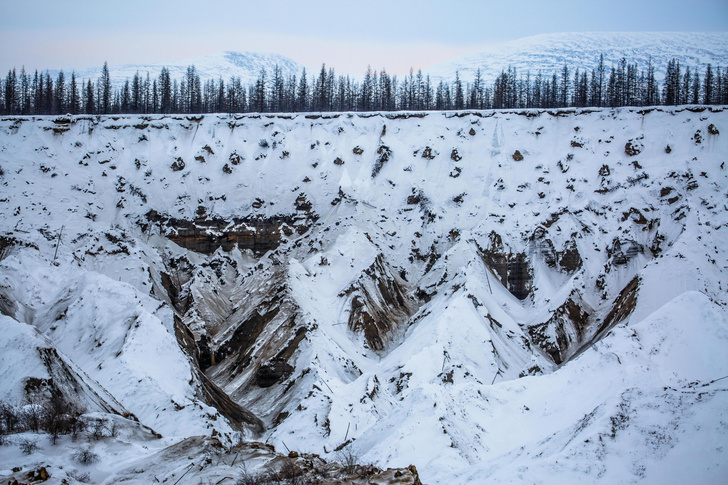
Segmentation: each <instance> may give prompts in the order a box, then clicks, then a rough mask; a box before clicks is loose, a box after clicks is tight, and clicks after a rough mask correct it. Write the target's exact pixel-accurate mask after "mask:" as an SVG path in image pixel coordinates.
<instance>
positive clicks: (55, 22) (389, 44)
mask: <svg viewBox="0 0 728 485" xmlns="http://www.w3.org/2000/svg"><path fill="white" fill-rule="evenodd" d="M0 6H1V10H0V11H2V16H0V70H1V71H0V72H7V70H8V69H10V68H12V67H16V68H18V69H20V67H21V66H25V68H26V70H29V71H32V70H34V69H65V70H70V69H80V68H85V67H90V66H98V65H101V64H103V63H104V61H108V62H109V65H112V66H113V65H118V64H142V63H164V62H170V61H176V60H183V59H187V58H191V57H197V56H204V55H208V54H213V53H217V52H221V51H225V50H231V51H257V52H270V53H276V54H282V55H284V56H288V57H290V58H292V59H294V60H296V61H298V62H300V63H302V64H304V65H306V66H310V67H319V66H320V65H321V64H322V63H326V65H327V66H329V67H333V68H334V69H336V71H337V72H340V73H347V74H354V75H358V74H361V73H363V72H364V71H365V70H366V68H367V66H368V65H370V66H372V68H373V69H376V70H379V69H382V68H386V69H387V71H388V72H390V73H391V74H403V73H406V72H408V71H409V68H410V67H413V68H414V69H418V68H426V67H428V66H430V65H433V64H436V63H438V62H442V61H445V60H447V59H450V58H453V57H456V56H458V55H461V54H465V53H469V52H475V51H477V50H478V49H479V48H482V47H483V46H485V45H487V44H489V43H493V42H500V41H507V40H513V39H517V38H521V37H526V36H529V35H537V34H546V33H553V32H577V31H583V32H586V31H622V32H625V31H659V32H669V31H683V32H686V31H687V32H692V31H694V32H710V31H723V32H725V31H728V0H690V1H688V0H609V1H604V0H499V1H491V0H480V1H477V0H448V1H445V0H442V1H441V0H419V1H412V0H359V1H349V0H267V1H261V0H254V1H247V0H245V1H233V0H206V1H201V0H194V1H193V0H176V1H160V0H93V1H90V0H0Z"/></svg>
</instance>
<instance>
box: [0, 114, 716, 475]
mask: <svg viewBox="0 0 728 485" xmlns="http://www.w3.org/2000/svg"><path fill="white" fill-rule="evenodd" d="M726 130H728V111H725V110H723V108H713V109H704V108H700V107H682V108H675V109H671V108H655V109H640V110H638V109H629V108H624V109H617V110H610V109H604V110H594V109H590V110H554V111H518V112H514V111H497V112H493V111H488V112H465V113H454V112H447V113H428V114H418V113H397V114H374V115H372V114H347V113H344V114H336V115H328V114H326V115H304V114H300V115H277V116H265V115H264V116H254V115H250V116H238V117H234V116H226V115H207V116H205V117H182V116H178V117H177V116H168V117H163V116H148V117H141V116H133V117H131V116H121V117H100V118H99V117H76V118H47V117H46V118H44V117H40V118H7V119H3V120H0V184H2V185H1V187H2V190H1V191H0V221H2V222H1V225H0V237H2V239H0V311H2V314H3V315H5V316H3V317H2V321H0V324H1V325H2V326H3V329H4V330H5V329H7V330H5V331H3V332H2V334H0V347H2V353H0V359H2V361H3V366H2V368H1V369H0V391H1V393H0V400H2V401H6V402H10V403H13V404H17V405H22V404H24V403H25V401H26V400H27V396H26V394H27V390H26V387H27V386H26V383H27V382H28V378H29V377H35V378H40V379H49V378H53V379H54V382H55V381H56V380H58V379H59V377H57V376H59V375H61V373H59V372H58V368H59V365H60V366H61V367H62V368H63V369H68V372H65V373H63V375H66V376H67V375H71V376H74V377H73V378H68V379H66V380H65V381H64V382H65V385H63V386H61V385H60V384H59V386H58V387H59V388H61V389H62V390H63V392H65V393H67V394H68V395H69V396H70V397H73V398H74V399H76V400H77V401H78V402H79V403H81V404H83V406H84V407H85V408H86V410H87V411H88V412H89V413H97V414H92V415H91V416H92V417H93V416H98V415H99V414H100V415H102V416H111V415H112V414H113V413H117V414H115V416H117V417H116V418H115V419H118V420H120V422H121V421H124V422H126V421H129V420H125V419H122V418H121V417H120V415H127V416H128V415H129V414H132V415H133V416H135V417H136V418H137V419H138V423H136V424H134V423H133V422H128V423H127V424H126V425H125V426H127V427H128V429H131V430H135V431H134V432H133V433H132V432H131V431H128V432H127V434H126V435H122V437H121V438H119V439H117V440H109V439H107V441H104V442H103V443H106V444H98V443H97V444H92V446H94V447H96V448H98V449H99V450H100V451H99V453H100V455H101V457H102V460H101V461H100V462H99V464H97V465H95V468H93V469H92V472H93V473H94V474H96V475H94V477H93V479H94V480H95V481H98V482H101V481H103V480H106V481H107V483H112V482H113V481H114V480H118V479H120V478H119V477H122V476H124V477H128V476H130V474H133V471H132V470H133V469H139V470H143V471H144V473H152V472H153V471H154V470H157V471H158V472H159V473H160V474H166V475H165V476H170V475H169V474H170V473H173V472H174V473H175V477H179V476H180V473H182V472H183V471H184V470H185V467H188V466H189V464H188V461H185V460H187V454H189V453H188V452H187V451H184V452H178V451H179V450H177V448H174V446H178V447H181V448H184V449H185V450H188V449H193V448H194V449H198V448H199V449H200V450H202V449H203V448H205V446H207V445H205V444H204V443H203V442H202V441H200V442H197V441H194V440H197V438H192V437H194V436H199V435H204V436H208V437H211V436H215V437H217V438H219V439H220V441H221V443H222V445H223V446H232V445H233V444H234V443H236V442H237V441H238V440H239V439H250V438H255V439H259V440H261V441H265V442H267V443H270V444H273V445H274V446H275V448H276V449H277V450H281V451H282V450H298V451H300V452H307V453H316V454H319V455H321V456H322V457H324V458H327V459H332V458H336V457H337V453H338V452H337V451H335V450H336V449H337V448H340V447H342V445H343V449H344V450H351V452H352V453H353V454H355V455H356V456H357V457H359V459H360V460H361V461H362V462H372V463H374V464H375V465H377V466H380V467H383V468H384V467H405V466H407V465H409V464H414V465H416V467H417V469H418V470H419V472H420V477H421V479H422V481H423V482H424V483H428V484H433V483H524V484H525V483H583V482H590V483H591V482H594V483H632V482H643V483H686V482H694V483H724V482H725V480H726V478H727V477H728V466H726V463H728V460H726V459H725V453H726V450H725V449H724V447H725V443H726V442H727V438H728V426H727V425H726V423H727V422H728V416H726V413H727V411H726V410H728V395H727V394H726V391H727V390H728V379H722V380H721V378H723V377H725V376H727V375H728V353H726V352H725V349H726V344H728V321H727V313H726V304H728V299H727V298H726V296H725V295H726V291H725V289H726V285H728V280H727V277H728V274H727V272H726V270H728V257H727V256H726V249H727V248H726V242H725V241H726V240H727V239H726V231H728V227H727V226H726V223H728V216H727V214H728V206H727V205H726V204H728V183H727V181H728V167H726V166H725V163H726V161H727V160H726V153H728V141H726V140H727V139H726V134H725V132H726ZM150 211H151V212H150ZM193 222H194V224H196V225H197V232H196V233H195V234H196V235H194V234H193V235H191V234H192V233H191V232H190V229H189V228H190V227H191V224H192V223H193ZM271 227H272V228H273V230H272V232H270V233H266V234H267V236H265V237H267V238H268V239H265V241H264V240H263V236H264V235H263V232H264V228H271ZM236 231H237V232H236ZM241 234H242V236H241ZM230 237H239V239H236V241H238V243H239V245H240V246H236V247H234V248H233V249H232V250H231V251H229V252H226V251H224V250H223V249H222V248H219V249H217V250H214V245H215V244H217V245H220V244H223V241H225V240H227V239H226V238H230ZM256 237H257V238H260V239H257V240H258V241H259V242H261V244H263V242H265V245H264V246H255V247H256V248H257V250H256V251H255V252H253V251H251V250H249V249H242V250H241V249H239V248H240V247H244V246H245V244H248V243H247V242H246V241H250V240H253V239H255V238H256ZM246 238H247V239H246ZM59 241H60V244H59ZM173 241H176V242H177V243H178V244H176V243H175V242H173ZM202 243H204V244H207V246H204V244H202ZM209 244H212V245H213V251H204V252H195V251H192V250H190V249H185V247H188V248H197V249H199V248H202V247H203V246H204V247H205V248H208V249H209ZM233 246H234V245H233ZM250 247H251V248H252V247H253V246H252V245H251V246H250ZM261 248H262V249H261ZM44 348H47V349H55V352H56V353H55V354H54V355H56V356H57V358H56V357H54V359H52V361H53V362H54V364H53V365H49V364H48V359H47V358H46V359H45V360H44V359H43V357H42V356H43V355H48V352H40V351H38V350H37V349H44ZM36 355H40V356H41V357H40V358H38V357H36ZM59 362H60V363H62V365H61V364H58V363H59ZM21 363H22V365H21ZM200 368H201V369H202V370H204V374H203V373H202V372H201V370H200ZM54 372H55V373H54ZM210 381H212V382H213V383H214V384H211V383H210ZM73 383H75V384H73ZM215 385H216V386H219V387H220V388H221V389H222V390H224V391H225V393H227V395H229V396H230V397H231V398H232V399H233V401H235V402H236V403H237V405H239V406H241V407H242V408H235V409H233V410H232V411H231V409H232V408H231V407H230V406H229V405H228V404H225V403H226V402H227V401H225V400H224V399H221V398H219V397H218V398H212V397H210V396H211V395H214V394H215V391H214V389H216V387H215ZM211 389H212V390H211ZM245 410H247V411H248V412H251V413H253V414H254V415H255V416H256V417H257V418H256V419H259V420H260V421H256V420H255V419H249V420H247V421H245V422H242V423H241V422H238V421H237V419H236V418H235V416H240V413H243V412H245ZM109 413H111V414H109ZM109 419H111V418H109ZM124 429H127V428H124ZM152 432H154V433H158V434H161V436H162V438H161V439H160V438H155V435H154V434H152ZM62 439H64V440H65V439H67V437H63V438H62ZM68 439H70V438H68ZM124 440H126V441H124ZM190 440H192V441H190ZM124 443H126V444H124ZM7 446H8V445H6V448H5V449H6V451H7V450H10V449H11V448H12V449H13V450H14V451H12V452H9V451H8V452H7V453H2V454H0V455H2V458H0V469H3V470H10V469H11V468H12V467H14V466H17V464H25V465H26V466H31V465H33V466H35V465H36V464H41V462H44V461H45V462H47V463H49V464H52V466H54V467H59V466H63V461H64V460H68V459H69V455H68V453H66V452H60V451H55V450H56V448H53V447H51V445H47V446H46V445H45V444H44V445H43V451H38V452H36V453H35V454H33V455H31V456H30V458H28V457H25V456H24V455H21V454H20V453H19V451H18V450H17V448H13V447H7ZM103 446H106V447H109V450H108V452H107V451H104V450H101V447H103ZM144 446H146V447H147V448H146V450H151V451H153V452H159V453H161V455H159V456H163V457H164V458H160V459H159V460H151V461H149V462H144V463H142V462H141V461H139V460H142V459H143V457H144V456H145V453H146V454H148V453H149V451H144V450H145V449H144V448H143V447H144ZM169 446H172V448H167V447H169ZM112 448H113V449H112ZM175 450H177V451H175ZM64 453H65V454H64ZM190 453H192V452H190ZM200 453H202V452H201V451H200ZM206 453H207V452H206ZM183 455H184V456H183ZM68 466H71V465H68ZM73 466H74V467H77V468H79V465H78V464H77V463H75V462H74V463H73ZM155 466H159V467H161V468H158V469H157V468H155ZM135 467H136V468H135ZM139 473H140V474H141V473H142V472H139ZM211 473H212V472H211ZM215 473H217V472H215ZM220 473H223V472H222V471H220ZM59 476H60V475H59ZM151 476H153V475H143V476H140V477H138V480H140V481H139V483H142V482H143V481H144V480H147V479H151V478H150V477H151ZM218 476H219V478H223V475H214V477H218ZM115 477H116V478H115ZM188 478H189V477H188ZM202 478H203V477H202V476H201V475H195V480H197V481H199V480H200V479H202ZM212 478H213V475H208V476H207V478H206V479H209V480H211V479H212ZM176 479H177V478H175V480H176ZM195 483H197V482H195Z"/></svg>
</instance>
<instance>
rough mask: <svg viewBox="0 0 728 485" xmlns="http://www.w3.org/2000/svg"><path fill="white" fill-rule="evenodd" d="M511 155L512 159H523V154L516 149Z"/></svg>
mask: <svg viewBox="0 0 728 485" xmlns="http://www.w3.org/2000/svg"><path fill="white" fill-rule="evenodd" d="M511 156H512V157H513V160H515V161H516V162H520V161H521V160H523V155H521V152H519V151H518V150H516V151H515V152H513V155H511Z"/></svg>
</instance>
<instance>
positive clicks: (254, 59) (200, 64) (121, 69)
mask: <svg viewBox="0 0 728 485" xmlns="http://www.w3.org/2000/svg"><path fill="white" fill-rule="evenodd" d="M191 65H194V66H195V69H196V71H197V74H198V75H199V76H200V79H201V80H202V81H203V82H204V81H206V80H208V79H214V80H215V81H218V80H219V79H220V78H222V79H223V81H225V82H228V81H229V80H230V78H231V77H233V76H235V77H237V78H240V81H241V82H242V84H243V86H247V85H249V84H253V83H254V82H255V80H256V79H258V76H259V75H260V71H261V70H262V69H265V70H266V73H267V75H268V76H271V75H272V74H273V70H274V68H275V66H278V67H279V68H280V70H281V74H282V75H283V76H285V77H288V76H291V75H294V74H295V75H296V76H300V75H301V70H302V69H303V65H301V64H299V63H297V62H296V61H293V60H292V59H289V58H288V57H284V56H281V55H278V54H267V53H261V52H234V51H225V52H220V53H217V54H212V55H208V56H201V57H193V58H189V59H183V60H180V61H172V62H166V63H159V64H124V65H113V66H109V74H110V76H111V82H112V84H113V85H114V86H115V87H121V86H122V85H123V84H124V82H125V81H126V80H127V79H129V80H131V79H132V78H133V77H134V75H135V74H136V73H137V72H139V74H140V75H141V76H142V78H145V77H146V75H147V73H148V74H149V77H150V79H152V80H154V79H157V78H159V73H160V72H161V71H162V68H163V67H167V69H168V70H169V74H170V77H171V78H172V79H182V78H184V77H185V75H186V73H187V68H188V67H189V66H191ZM51 74H53V75H54V76H55V75H57V74H58V72H57V71H52V72H51ZM66 74H69V72H68V71H66ZM100 76H101V66H98V67H89V68H82V69H77V70H76V77H77V78H78V79H83V80H89V79H90V80H91V81H93V82H96V80H97V79H99V77H100Z"/></svg>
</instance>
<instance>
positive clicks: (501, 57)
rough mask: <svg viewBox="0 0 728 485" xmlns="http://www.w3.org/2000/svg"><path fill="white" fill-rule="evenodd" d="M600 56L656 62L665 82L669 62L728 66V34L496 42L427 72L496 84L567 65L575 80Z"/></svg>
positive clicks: (578, 35)
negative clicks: (513, 74)
mask: <svg viewBox="0 0 728 485" xmlns="http://www.w3.org/2000/svg"><path fill="white" fill-rule="evenodd" d="M600 54H604V64H605V66H606V68H607V70H609V69H611V66H616V65H617V63H618V62H619V61H620V60H621V59H622V58H623V57H625V58H626V59H627V61H628V62H629V63H631V64H632V63H636V64H637V66H638V68H639V69H644V70H645V71H646V70H647V64H648V62H649V60H650V58H652V64H653V66H654V67H655V77H656V78H657V79H658V81H662V79H663V77H664V75H665V69H667V63H668V61H670V60H672V59H673V58H675V59H677V60H678V61H680V66H682V67H687V66H689V67H690V69H691V70H693V72H694V70H695V69H696V68H697V69H698V70H699V72H700V74H701V76H702V75H703V73H704V72H705V67H706V66H707V65H708V64H712V65H713V67H714V68H715V67H717V66H721V67H726V66H728V33H726V32H573V33H557V34H542V35H535V36H531V37H524V38H522V39H517V40H513V41H509V42H501V43H497V44H492V45H490V46H488V47H486V48H484V49H483V50H480V51H478V52H474V53H471V54H465V55H463V56H460V57H457V58H455V59H451V60H448V61H445V62H442V63H440V64H437V65H434V66H431V67H429V68H427V69H425V70H423V73H424V74H429V75H430V76H431V77H432V78H434V79H435V80H439V79H445V80H448V81H452V80H453V79H455V72H456V71H457V72H459V74H460V77H461V78H462V79H463V80H465V81H468V82H472V80H473V79H474V78H475V73H476V71H477V70H478V68H480V71H481V76H482V77H483V79H484V80H485V81H486V82H488V83H491V82H493V80H495V78H496V77H497V76H498V75H499V74H500V73H501V72H502V71H504V70H507V69H508V67H514V68H515V69H516V71H517V73H519V74H521V75H524V76H525V75H526V73H527V72H530V73H531V76H536V75H537V74H538V73H539V72H542V73H543V74H544V75H545V76H551V74H554V73H555V74H557V75H558V74H560V73H561V70H562V69H563V67H564V64H566V65H567V66H568V67H569V70H570V72H571V75H572V77H573V74H574V71H575V69H576V68H579V69H580V70H581V71H584V69H586V70H587V71H588V72H591V70H592V69H595V68H596V66H597V64H598V62H599V56H600Z"/></svg>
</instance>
